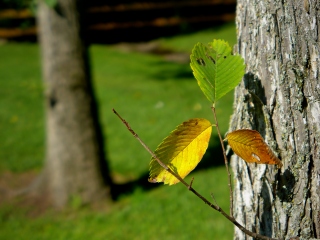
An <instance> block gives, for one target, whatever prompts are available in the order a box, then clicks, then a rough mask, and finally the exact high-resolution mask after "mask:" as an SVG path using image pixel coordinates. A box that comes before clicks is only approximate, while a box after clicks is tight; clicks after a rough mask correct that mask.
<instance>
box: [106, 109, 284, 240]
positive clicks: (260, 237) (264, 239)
mask: <svg viewBox="0 0 320 240" xmlns="http://www.w3.org/2000/svg"><path fill="white" fill-rule="evenodd" d="M112 110H113V112H114V113H115V114H116V115H117V116H118V117H119V118H120V120H121V121H122V123H123V124H124V125H125V126H126V127H127V129H128V130H129V131H130V132H131V134H132V135H133V136H134V137H135V138H136V139H137V140H138V141H139V142H140V143H141V145H142V146H143V147H144V148H145V149H146V150H147V151H148V152H149V153H150V154H151V156H152V157H154V158H155V159H156V160H157V162H158V163H159V164H160V165H161V166H162V167H163V168H164V169H165V170H166V171H168V172H169V173H170V174H172V175H173V176H175V177H176V178H177V179H178V180H179V181H180V182H181V183H182V184H183V185H185V186H186V187H187V188H188V190H189V191H191V192H192V193H193V194H195V195H196V196H197V197H198V198H200V199H201V200H202V201H203V202H204V203H205V204H207V205H208V206H209V207H211V208H213V209H214V210H216V211H218V212H220V213H221V214H222V215H223V216H224V217H225V218H227V219H228V220H229V221H230V222H232V223H233V224H234V225H235V226H237V227H238V228H239V229H240V230H241V231H242V232H244V233H245V234H247V235H249V236H250V237H253V238H254V239H258V240H279V239H275V238H269V237H267V236H263V235H260V234H258V233H254V232H251V231H249V230H248V229H246V228H245V227H243V226H242V225H241V224H240V223H239V222H238V221H237V220H236V219H235V218H234V217H233V216H232V215H231V216H229V215H228V214H227V213H226V212H225V211H223V209H222V208H220V207H219V206H218V205H215V204H213V203H211V202H210V201H209V200H207V199H206V198H205V197H203V196H202V195H201V194H200V193H198V192H197V191H196V190H195V189H194V188H192V183H193V179H192V180H191V183H190V185H189V184H188V183H187V182H186V181H184V180H183V179H182V178H181V177H180V176H179V175H178V174H176V173H175V172H173V171H172V170H171V169H170V168H168V167H167V166H166V165H165V164H164V163H163V162H162V161H161V160H160V159H159V158H158V157H157V156H156V155H155V154H154V153H153V152H152V151H151V150H150V148H149V147H148V146H147V145H146V144H145V143H144V142H143V141H142V140H141V139H140V137H139V136H138V134H136V133H135V132H134V131H133V129H132V128H131V127H130V125H129V123H128V122H127V121H126V120H124V119H123V118H122V117H121V116H120V115H119V114H118V113H117V112H116V110H115V109H112Z"/></svg>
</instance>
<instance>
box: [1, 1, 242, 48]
mask: <svg viewBox="0 0 320 240" xmlns="http://www.w3.org/2000/svg"><path fill="white" fill-rule="evenodd" d="M85 4H86V6H85V11H86V18H85V26H86V27H85V31H86V34H85V35H86V36H87V38H88V39H87V40H88V42H89V43H117V42H141V41H149V40H152V39H155V38H159V37H167V36H173V35H177V34H182V33H188V32H193V31H198V30H201V29H205V28H211V27H214V26H217V25H220V24H222V23H225V22H228V21H234V17H235V6H236V1H235V0H224V1H220V0H180V1H157V0H148V1H132V0H121V1H116V0H114V1H107V3H106V1H103V0H94V1H88V2H86V3H85ZM55 7H56V8H57V6H55ZM35 9H36V6H33V5H32V3H31V2H30V1H28V0H25V1H23V0H18V1H17V0H15V1H13V0H0V38H1V39H5V40H14V41H36V40H37V36H36V33H37V30H36V20H35V17H34V12H35Z"/></svg>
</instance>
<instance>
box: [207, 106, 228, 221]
mask: <svg viewBox="0 0 320 240" xmlns="http://www.w3.org/2000/svg"><path fill="white" fill-rule="evenodd" d="M211 109H212V112H213V116H214V120H215V122H216V128H217V132H218V136H219V139H220V144H221V147H222V152H223V158H224V164H225V165H226V170H227V173H228V185H229V191H230V216H233V192H232V184H231V174H230V171H229V165H228V159H227V155H226V150H225V148H224V144H223V140H222V137H221V132H220V128H219V123H218V118H217V114H216V109H215V107H214V106H213V107H211Z"/></svg>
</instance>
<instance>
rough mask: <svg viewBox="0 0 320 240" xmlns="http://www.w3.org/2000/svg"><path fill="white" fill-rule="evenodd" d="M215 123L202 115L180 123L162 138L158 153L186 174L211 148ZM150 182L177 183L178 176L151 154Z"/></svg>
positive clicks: (167, 163)
mask: <svg viewBox="0 0 320 240" xmlns="http://www.w3.org/2000/svg"><path fill="white" fill-rule="evenodd" d="M211 131H212V124H211V123H210V122H209V121H208V120H206V119H203V118H194V119H190V120H188V121H186V122H183V123H182V124H181V125H179V126H178V127H177V128H176V129H175V130H174V131H173V132H171V134H170V135H169V136H168V137H167V138H165V139H164V140H163V142H162V143H161V144H160V145H159V146H158V148H157V149H156V151H155V155H156V156H157V157H158V158H159V159H160V160H161V162H163V163H164V164H165V165H167V166H168V167H169V168H170V169H171V170H172V171H173V172H175V173H177V174H178V175H179V176H180V177H181V178H184V177H185V176H187V175H188V174H189V173H190V172H191V171H192V170H193V169H194V168H195V167H196V166H197V165H198V163H199V162H200V160H201V159H202V156H203V155H204V153H205V152H206V150H207V148H208V143H209V140H210V136H211ZM149 182H153V183H154V182H164V184H169V185H172V184H176V183H178V182H179V180H178V179H177V178H176V177H175V176H173V175H172V174H171V173H169V172H167V171H166V170H165V169H164V168H163V167H161V166H160V164H159V163H158V162H157V160H156V159H154V158H151V162H150V178H149Z"/></svg>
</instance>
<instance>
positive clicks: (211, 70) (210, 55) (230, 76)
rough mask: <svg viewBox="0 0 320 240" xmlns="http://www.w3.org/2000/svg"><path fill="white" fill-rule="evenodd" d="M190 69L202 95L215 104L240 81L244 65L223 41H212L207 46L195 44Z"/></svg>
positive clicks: (239, 57)
mask: <svg viewBox="0 0 320 240" xmlns="http://www.w3.org/2000/svg"><path fill="white" fill-rule="evenodd" d="M190 58H191V64H190V66H191V69H192V71H193V75H194V77H195V78H196V79H197V82H198V85H199V87H200V89H201V90H202V92H203V93H204V95H205V96H206V97H207V98H208V99H209V101H211V102H212V103H216V102H217V101H218V100H219V99H220V98H221V97H223V96H224V95H225V94H226V93H228V92H229V91H231V90H233V89H234V88H235V87H236V86H237V85H238V84H239V82H240V81H241V79H242V77H243V75H244V71H245V65H244V61H243V59H242V58H241V56H239V55H232V54H231V47H230V46H229V44H228V43H227V42H225V41H223V40H213V42H211V43H209V44H208V45H207V46H205V45H203V44H202V43H197V44H196V45H195V46H194V48H193V50H192V54H191V56H190Z"/></svg>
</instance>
